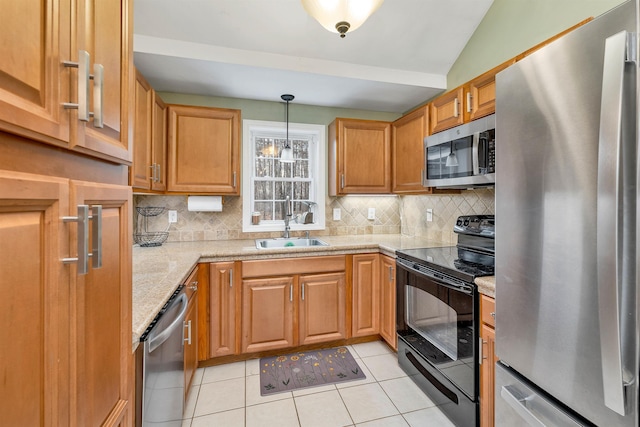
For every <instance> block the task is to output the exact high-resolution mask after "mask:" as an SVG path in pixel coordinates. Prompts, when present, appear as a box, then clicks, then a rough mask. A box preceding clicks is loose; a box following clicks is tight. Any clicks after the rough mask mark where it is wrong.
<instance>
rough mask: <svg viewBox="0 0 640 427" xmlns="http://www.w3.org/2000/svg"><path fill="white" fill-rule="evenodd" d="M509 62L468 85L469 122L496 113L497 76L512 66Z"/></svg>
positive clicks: (512, 61) (467, 108) (511, 61)
mask: <svg viewBox="0 0 640 427" xmlns="http://www.w3.org/2000/svg"><path fill="white" fill-rule="evenodd" d="M514 62H515V60H510V61H507V62H505V63H503V64H500V65H499V66H497V67H495V68H493V69H491V70H489V71H487V72H486V73H484V74H482V75H480V76H478V77H476V78H475V79H473V80H471V81H470V82H469V84H468V85H467V99H466V111H467V113H469V120H475V119H479V118H480V117H484V116H488V115H489V114H493V113H495V111H496V74H498V73H499V72H500V71H502V70H504V69H505V68H507V67H508V66H510V65H512V64H513V63H514Z"/></svg>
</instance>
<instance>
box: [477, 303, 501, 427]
mask: <svg viewBox="0 0 640 427" xmlns="http://www.w3.org/2000/svg"><path fill="white" fill-rule="evenodd" d="M495 307H496V305H495V300H494V299H493V298H491V297H488V296H486V295H482V296H481V298H480V317H481V319H482V326H481V329H480V336H481V338H482V363H481V365H480V427H493V426H494V424H495V366H496V362H497V361H498V358H497V357H496V355H495V347H496V344H495V343H496V330H495V318H494V316H495V312H496V308H495Z"/></svg>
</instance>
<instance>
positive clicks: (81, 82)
mask: <svg viewBox="0 0 640 427" xmlns="http://www.w3.org/2000/svg"><path fill="white" fill-rule="evenodd" d="M62 64H63V65H64V66H65V67H69V68H77V69H78V102H77V103H72V102H65V103H63V104H62V105H63V107H64V108H65V109H66V110H78V120H81V121H83V122H88V121H89V79H90V74H89V52H87V51H85V50H79V51H78V62H74V61H64V62H63V63H62Z"/></svg>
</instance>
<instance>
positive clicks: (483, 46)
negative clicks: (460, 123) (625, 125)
mask: <svg viewBox="0 0 640 427" xmlns="http://www.w3.org/2000/svg"><path fill="white" fill-rule="evenodd" d="M621 3H624V0H494V2H493V5H492V6H491V8H489V10H488V11H487V14H486V15H485V17H484V19H483V20H482V22H481V23H480V25H478V28H477V29H476V31H475V32H474V33H473V36H472V37H471V39H470V40H469V42H468V43H467V45H466V46H465V48H464V49H463V50H462V52H461V53H460V55H459V56H458V59H457V60H456V62H455V63H454V64H453V66H452V67H451V69H450V70H449V74H447V88H448V89H453V88H455V87H458V86H460V85H461V84H463V83H465V82H467V81H469V80H471V79H473V78H474V77H476V76H478V75H480V74H482V73H484V72H485V71H488V70H490V69H491V68H493V67H495V66H496V65H499V64H501V63H503V62H504V61H506V60H508V59H510V58H513V57H514V56H516V55H518V54H520V53H522V52H524V51H526V50H527V49H529V48H531V47H533V46H535V45H537V44H538V43H541V42H543V41H545V40H547V39H549V38H551V37H553V36H555V35H556V34H558V33H560V32H562V31H564V30H566V29H567V28H570V27H572V26H573V25H575V24H577V23H579V22H581V21H583V20H584V19H587V18H589V17H596V16H598V15H601V14H602V13H604V12H606V11H608V10H609V9H612V8H614V7H615V6H617V5H619V4H621Z"/></svg>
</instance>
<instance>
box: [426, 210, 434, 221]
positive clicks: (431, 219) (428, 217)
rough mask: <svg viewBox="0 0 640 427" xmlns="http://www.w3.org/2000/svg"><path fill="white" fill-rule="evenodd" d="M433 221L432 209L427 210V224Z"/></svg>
mask: <svg viewBox="0 0 640 427" xmlns="http://www.w3.org/2000/svg"><path fill="white" fill-rule="evenodd" d="M431 221H433V209H427V222H431Z"/></svg>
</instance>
